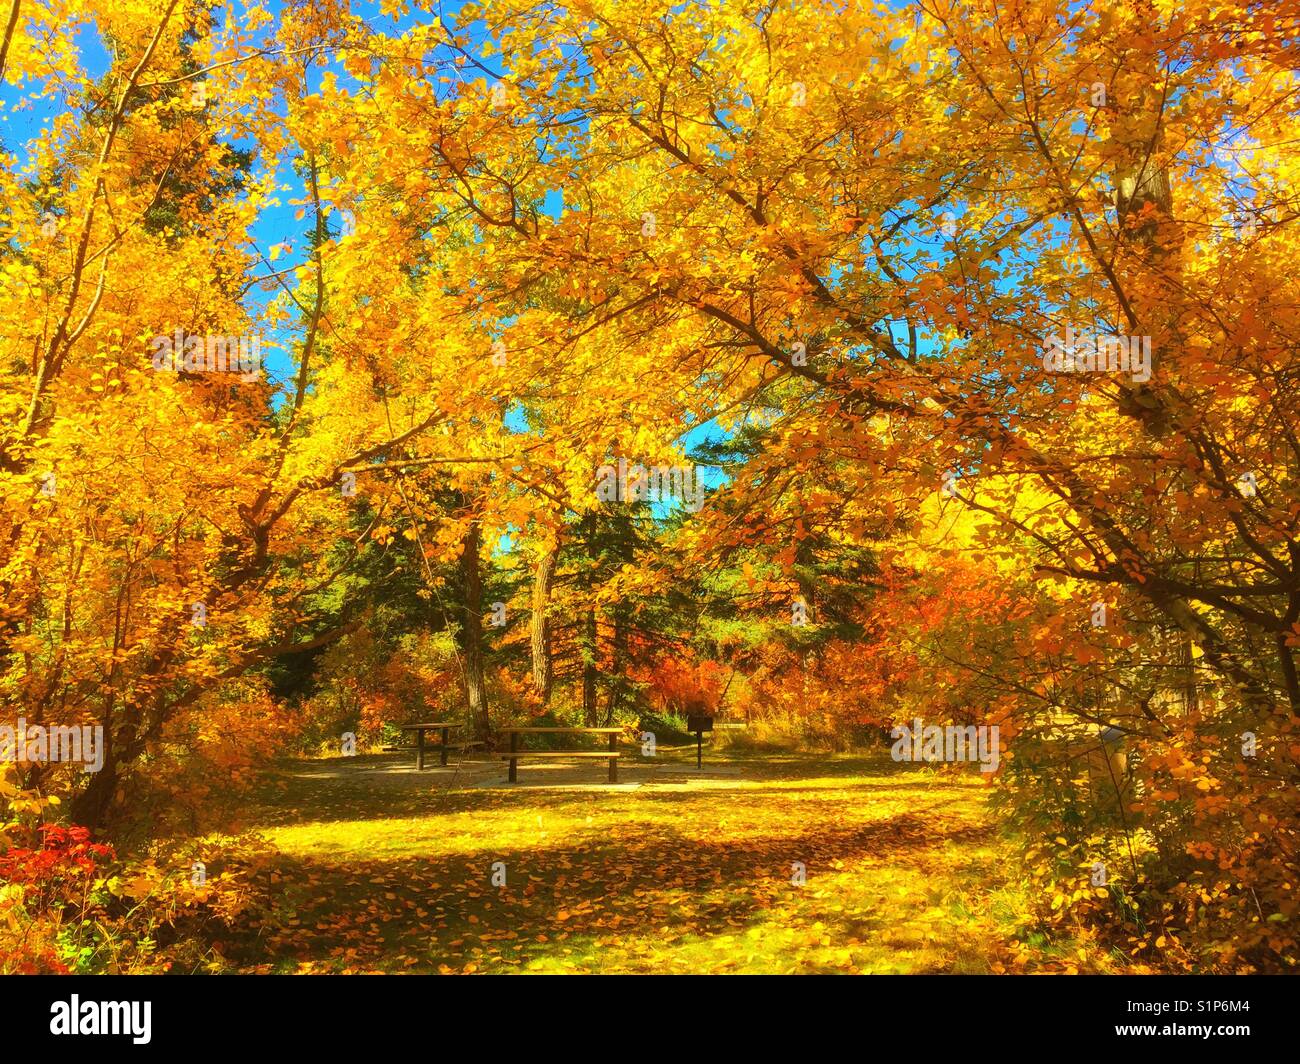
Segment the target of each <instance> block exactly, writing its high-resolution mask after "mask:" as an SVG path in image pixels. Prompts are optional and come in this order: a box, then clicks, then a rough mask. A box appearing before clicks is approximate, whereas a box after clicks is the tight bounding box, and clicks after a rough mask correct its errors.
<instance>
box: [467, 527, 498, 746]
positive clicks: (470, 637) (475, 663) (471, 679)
mask: <svg viewBox="0 0 1300 1064" xmlns="http://www.w3.org/2000/svg"><path fill="white" fill-rule="evenodd" d="M479 539H480V531H479V524H478V521H473V522H472V523H471V524H470V526H469V531H468V532H466V533H465V542H464V543H463V544H462V546H461V553H460V575H461V587H462V597H463V600H464V604H463V608H462V613H461V623H460V632H459V635H460V639H459V642H460V651H461V655H462V657H463V658H464V668H465V700H466V702H467V703H468V705H469V712H470V719H471V720H472V721H473V722H474V732H475V737H476V738H478V739H486V738H487V737H488V733H489V731H490V730H491V724H490V722H489V720H488V695H487V682H486V679H485V677H484V671H483V579H482V574H481V573H480V572H479V557H478V552H479Z"/></svg>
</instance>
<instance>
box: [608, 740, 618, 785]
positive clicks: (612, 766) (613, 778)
mask: <svg viewBox="0 0 1300 1064" xmlns="http://www.w3.org/2000/svg"><path fill="white" fill-rule="evenodd" d="M609 752H610V753H611V754H616V753H618V732H610V733H609ZM609 782H610V783H617V782H618V758H617V757H611V758H610V759H609Z"/></svg>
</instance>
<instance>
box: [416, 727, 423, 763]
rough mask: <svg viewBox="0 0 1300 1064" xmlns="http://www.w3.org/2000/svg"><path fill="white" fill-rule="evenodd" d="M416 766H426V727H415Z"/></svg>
mask: <svg viewBox="0 0 1300 1064" xmlns="http://www.w3.org/2000/svg"><path fill="white" fill-rule="evenodd" d="M415 767H416V769H417V770H419V769H422V768H424V729H423V728H416V729H415Z"/></svg>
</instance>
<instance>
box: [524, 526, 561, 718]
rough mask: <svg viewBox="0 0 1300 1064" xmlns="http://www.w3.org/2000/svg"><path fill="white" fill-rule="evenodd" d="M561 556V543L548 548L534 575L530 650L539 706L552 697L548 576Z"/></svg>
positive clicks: (549, 578) (550, 575) (553, 573)
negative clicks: (547, 613) (547, 612)
mask: <svg viewBox="0 0 1300 1064" xmlns="http://www.w3.org/2000/svg"><path fill="white" fill-rule="evenodd" d="M559 556H560V545H559V544H558V543H556V545H555V546H554V547H551V548H550V549H549V550H547V551H546V552H545V553H544V554H543V555H542V556H541V558H540V559H539V560H538V562H537V571H536V572H535V573H534V575H533V618H532V629H531V635H532V652H533V687H534V688H536V690H537V694H538V695H539V696H540V697H541V700H542V705H546V704H547V703H548V702H549V701H550V700H551V683H552V679H553V671H554V670H553V668H552V662H551V622H550V618H548V617H547V616H546V611H547V609H548V608H549V606H550V604H551V578H552V577H553V576H554V575H555V564H556V561H557V560H558V558H559Z"/></svg>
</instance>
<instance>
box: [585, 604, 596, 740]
mask: <svg viewBox="0 0 1300 1064" xmlns="http://www.w3.org/2000/svg"><path fill="white" fill-rule="evenodd" d="M582 643H583V646H582V715H583V718H584V719H585V720H586V722H587V727H589V728H594V727H596V611H595V610H588V611H587V616H586V618H585V620H584V623H583V638H582Z"/></svg>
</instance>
